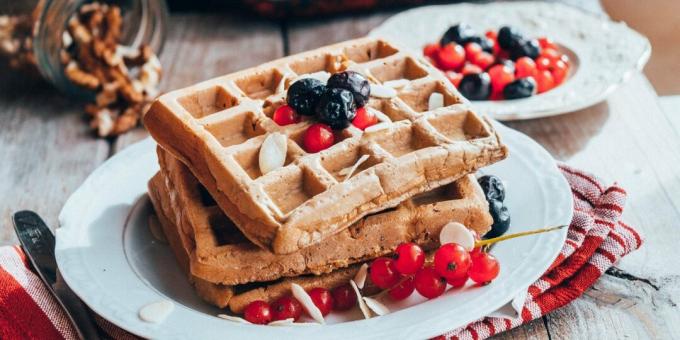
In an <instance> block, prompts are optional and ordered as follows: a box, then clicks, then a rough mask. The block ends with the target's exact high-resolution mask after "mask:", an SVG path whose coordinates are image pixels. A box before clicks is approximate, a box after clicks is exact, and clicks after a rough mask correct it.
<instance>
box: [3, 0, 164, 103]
mask: <svg viewBox="0 0 680 340" xmlns="http://www.w3.org/2000/svg"><path fill="white" fill-rule="evenodd" d="M88 2H92V1H85V0H34V1H13V0H1V1H0V16H4V17H5V20H10V19H11V18H23V19H26V18H29V20H31V21H32V32H31V33H30V36H31V37H32V39H31V41H30V42H29V43H28V44H27V45H28V49H29V50H30V51H31V52H32V56H31V59H32V60H33V61H34V62H33V63H34V64H35V66H36V68H37V70H38V71H39V72H40V74H41V75H42V77H43V78H45V79H46V80H47V81H49V82H50V83H52V84H53V85H54V86H55V87H57V88H58V89H60V90H62V91H64V92H65V93H68V94H74V95H79V96H83V95H91V93H89V92H86V91H84V90H83V89H82V88H80V87H78V86H76V85H74V84H73V83H71V81H69V79H68V78H67V77H66V76H65V74H64V65H63V64H62V62H61V58H60V51H61V49H62V45H63V40H62V37H63V35H64V32H65V31H66V30H67V23H68V20H69V18H70V17H71V16H72V15H74V14H75V13H76V11H78V9H79V8H80V6H82V5H83V4H85V3H88ZM100 2H102V3H107V4H113V5H117V6H119V7H120V9H121V14H122V18H123V24H122V34H121V40H120V42H119V43H120V45H123V46H127V47H131V48H138V47H139V46H141V45H143V44H145V45H148V46H150V47H151V49H152V50H153V51H154V52H155V53H156V55H159V54H160V52H161V50H162V49H163V43H164V41H165V36H166V27H167V22H168V14H167V6H166V3H165V0H113V1H100ZM1 35H2V32H0V36H1ZM24 40H25V39H24ZM19 42H20V43H24V42H23V41H19Z"/></svg>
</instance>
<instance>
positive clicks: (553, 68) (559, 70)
mask: <svg viewBox="0 0 680 340" xmlns="http://www.w3.org/2000/svg"><path fill="white" fill-rule="evenodd" d="M550 73H552V76H553V80H554V81H555V85H559V84H562V82H564V79H566V78H567V73H569V65H568V64H567V63H565V62H564V61H562V60H553V61H552V62H551V63H550Z"/></svg>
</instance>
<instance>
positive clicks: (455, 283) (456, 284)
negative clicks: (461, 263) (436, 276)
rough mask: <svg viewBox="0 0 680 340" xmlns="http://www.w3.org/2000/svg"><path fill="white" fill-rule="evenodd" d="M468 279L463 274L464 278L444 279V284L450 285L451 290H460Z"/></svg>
mask: <svg viewBox="0 0 680 340" xmlns="http://www.w3.org/2000/svg"><path fill="white" fill-rule="evenodd" d="M468 279H469V277H468V275H467V274H465V276H461V277H455V278H453V279H446V283H448V284H450V285H451V287H453V288H461V287H463V286H465V282H467V280H468Z"/></svg>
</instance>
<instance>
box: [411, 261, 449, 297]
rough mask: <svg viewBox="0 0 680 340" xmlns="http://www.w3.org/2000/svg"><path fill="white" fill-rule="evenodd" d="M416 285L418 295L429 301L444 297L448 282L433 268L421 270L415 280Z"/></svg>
mask: <svg viewBox="0 0 680 340" xmlns="http://www.w3.org/2000/svg"><path fill="white" fill-rule="evenodd" d="M414 283H415V287H416V290H417V291H418V293H420V295H422V296H424V297H426V298H428V299H434V298H436V297H437V296H439V295H442V294H443V293H444V290H445V289H446V280H445V279H444V278H443V277H441V276H439V274H437V271H435V270H434V269H433V268H432V267H425V268H423V269H421V270H419V271H418V272H417V273H416V276H415V278H414Z"/></svg>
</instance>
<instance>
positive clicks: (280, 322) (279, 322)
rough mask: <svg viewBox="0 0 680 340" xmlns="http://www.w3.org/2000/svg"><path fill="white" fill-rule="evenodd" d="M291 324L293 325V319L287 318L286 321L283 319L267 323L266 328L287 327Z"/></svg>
mask: <svg viewBox="0 0 680 340" xmlns="http://www.w3.org/2000/svg"><path fill="white" fill-rule="evenodd" d="M293 323H295V319H293V318H288V319H283V320H274V321H272V322H270V323H268V324H267V326H289V325H291V324H293Z"/></svg>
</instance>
